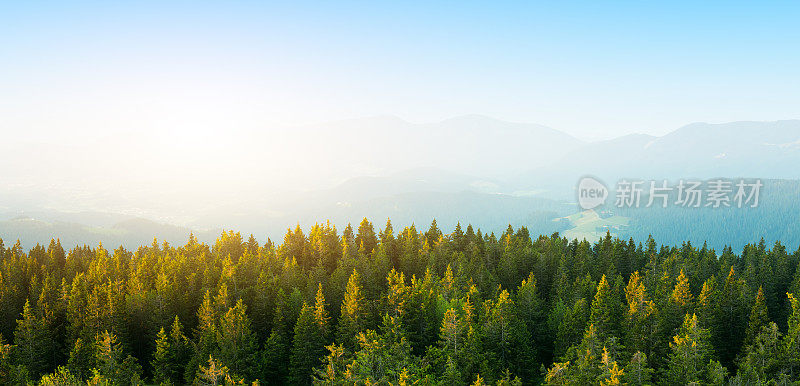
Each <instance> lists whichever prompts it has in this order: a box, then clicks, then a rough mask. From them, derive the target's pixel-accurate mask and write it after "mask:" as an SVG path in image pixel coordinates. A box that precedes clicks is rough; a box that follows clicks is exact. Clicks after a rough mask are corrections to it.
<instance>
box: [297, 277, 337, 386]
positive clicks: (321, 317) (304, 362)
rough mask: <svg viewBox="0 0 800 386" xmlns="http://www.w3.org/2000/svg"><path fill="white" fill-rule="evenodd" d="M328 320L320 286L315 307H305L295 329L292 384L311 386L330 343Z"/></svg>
mask: <svg viewBox="0 0 800 386" xmlns="http://www.w3.org/2000/svg"><path fill="white" fill-rule="evenodd" d="M328 319H329V318H328V313H327V311H326V310H325V298H324V297H323V295H322V285H320V286H319V287H318V290H317V297H316V303H315V305H314V307H311V306H308V305H303V309H302V311H301V312H300V317H299V318H298V320H297V325H295V327H294V341H293V343H292V346H293V347H292V355H291V358H290V362H289V381H290V383H292V384H298V385H306V384H311V381H312V378H311V375H312V370H313V368H314V367H315V366H317V365H318V364H319V362H320V358H322V357H323V356H324V355H325V346H326V345H327V343H328V341H327V340H328V339H327V336H328V331H329V326H328Z"/></svg>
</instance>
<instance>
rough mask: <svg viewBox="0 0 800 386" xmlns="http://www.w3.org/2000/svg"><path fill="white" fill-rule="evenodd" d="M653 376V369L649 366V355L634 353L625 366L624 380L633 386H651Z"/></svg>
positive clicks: (639, 352)
mask: <svg viewBox="0 0 800 386" xmlns="http://www.w3.org/2000/svg"><path fill="white" fill-rule="evenodd" d="M652 376H653V369H652V368H650V367H649V366H648V364H647V355H645V353H643V352H641V351H637V352H635V353H633V356H631V360H630V361H629V362H628V365H627V366H625V374H624V376H623V379H624V381H625V383H627V384H629V385H631V386H640V385H649V384H651V378H652Z"/></svg>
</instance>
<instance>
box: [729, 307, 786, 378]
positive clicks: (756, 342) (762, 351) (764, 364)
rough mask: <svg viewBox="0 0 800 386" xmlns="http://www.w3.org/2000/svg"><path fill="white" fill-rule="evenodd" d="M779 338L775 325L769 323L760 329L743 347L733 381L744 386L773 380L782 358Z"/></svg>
mask: <svg viewBox="0 0 800 386" xmlns="http://www.w3.org/2000/svg"><path fill="white" fill-rule="evenodd" d="M780 338H781V333H780V332H779V331H778V326H777V325H776V324H775V323H772V322H769V324H767V325H766V326H763V327H761V329H760V331H759V333H758V335H756V336H755V337H754V338H753V340H752V342H751V343H750V344H749V345H747V346H746V347H745V352H744V355H743V356H742V358H741V359H740V360H739V363H738V366H739V370H738V372H737V374H736V378H735V379H734V380H733V381H736V382H738V383H739V384H746V385H763V384H766V383H767V382H768V381H769V380H770V379H775V378H776V377H775V376H776V374H777V372H778V370H779V369H780V367H781V365H782V360H781V359H782V358H783V355H782V353H781V345H780ZM733 381H732V382H733Z"/></svg>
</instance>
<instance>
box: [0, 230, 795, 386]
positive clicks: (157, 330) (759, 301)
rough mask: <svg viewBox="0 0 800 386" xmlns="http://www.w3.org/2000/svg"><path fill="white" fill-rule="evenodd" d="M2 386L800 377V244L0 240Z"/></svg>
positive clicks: (292, 236)
mask: <svg viewBox="0 0 800 386" xmlns="http://www.w3.org/2000/svg"><path fill="white" fill-rule="evenodd" d="M0 262H1V264H0V333H2V336H3V337H4V339H2V342H0V383H2V384H20V383H24V382H33V383H37V382H41V384H47V385H56V384H58V385H63V384H86V383H87V382H89V383H90V384H137V383H140V382H142V383H147V384H150V383H155V384H159V383H160V384H186V383H195V384H223V383H231V382H245V383H248V384H249V383H251V382H256V381H258V382H260V383H261V384H301V385H302V384H311V383H319V384H367V383H378V384H387V383H393V384H443V385H453V384H473V383H475V384H495V383H497V384H519V383H522V384H537V383H547V384H619V383H628V384H669V385H672V384H686V383H690V382H700V383H707V384H722V383H726V382H729V381H730V382H734V383H736V384H758V383H766V382H768V381H770V380H772V381H777V382H779V383H784V384H785V383H790V382H792V381H794V382H797V381H800V304H798V301H797V300H796V299H795V298H794V297H793V296H792V295H791V294H792V293H793V294H800V271H798V269H797V268H798V264H799V263H800V251H794V252H792V251H787V250H786V248H784V247H783V246H782V245H781V244H780V243H779V242H778V243H775V244H773V245H770V246H767V245H765V243H763V242H762V243H758V244H755V245H747V246H746V247H745V248H744V249H743V250H742V251H741V252H739V251H737V252H736V253H734V251H732V250H731V249H729V248H726V249H725V250H722V251H714V250H711V249H708V248H706V247H698V246H695V245H691V244H689V243H684V244H682V245H677V246H665V245H662V246H659V245H657V244H656V242H655V241H654V240H653V239H651V238H648V239H644V240H619V239H613V238H611V237H610V236H608V237H606V238H604V239H603V240H600V241H599V242H597V243H594V244H592V243H589V242H586V241H583V242H579V241H577V240H567V239H565V238H561V237H560V236H559V235H558V234H553V235H552V236H539V237H532V236H531V235H530V234H529V233H528V231H527V229H525V228H520V229H512V228H511V227H509V228H508V230H507V231H506V232H504V233H502V234H497V235H495V234H488V235H487V234H482V233H481V232H480V230H476V229H473V227H471V226H468V227H466V228H462V227H460V226H458V227H456V228H455V230H448V231H447V232H443V231H442V230H440V229H438V227H437V226H436V223H435V221H434V223H433V224H431V226H430V227H429V228H428V229H426V230H424V231H420V230H417V229H415V227H414V226H411V227H407V228H404V229H402V230H400V232H394V231H393V229H392V227H391V223H390V222H387V223H386V225H385V226H383V227H382V229H381V230H380V231H379V232H376V231H375V228H374V227H373V225H372V224H371V223H370V222H368V221H367V220H366V219H365V220H364V221H363V222H362V223H361V224H360V225H359V226H358V229H353V228H351V227H349V226H348V227H347V228H346V229H344V230H343V231H342V232H341V233H340V232H338V231H337V229H335V228H334V227H332V226H330V225H329V224H321V225H316V226H314V227H312V228H311V229H310V230H307V231H306V232H304V231H303V230H302V229H300V228H299V227H298V228H296V229H294V230H289V231H288V232H287V233H286V235H285V237H284V240H283V242H282V243H281V244H276V243H273V242H272V241H270V240H268V241H266V242H265V243H263V244H260V243H259V242H258V241H257V240H255V239H254V238H252V237H250V238H249V240H244V239H243V238H242V236H241V235H240V234H238V233H234V232H230V231H229V232H225V233H223V234H222V235H220V237H219V238H218V239H217V241H216V242H215V243H214V245H206V244H202V243H200V242H198V241H197V240H196V239H195V238H194V237H192V238H190V239H189V240H188V242H187V243H186V244H185V245H182V246H173V245H169V244H167V243H159V242H157V241H154V242H153V243H152V245H149V246H143V247H140V248H138V249H137V250H135V251H128V250H124V249H122V248H120V249H116V250H109V249H106V248H105V247H104V246H102V245H100V246H98V247H87V246H82V247H76V248H73V249H71V250H69V251H67V250H65V249H64V248H63V247H62V246H61V245H60V243H59V242H57V241H53V242H51V243H50V245H49V246H47V247H43V246H37V247H35V248H33V249H31V250H28V251H25V250H23V249H22V248H21V247H20V245H19V244H18V243H17V244H14V245H10V246H9V245H3V244H2V243H0Z"/></svg>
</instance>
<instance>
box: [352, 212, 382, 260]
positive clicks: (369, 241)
mask: <svg viewBox="0 0 800 386" xmlns="http://www.w3.org/2000/svg"><path fill="white" fill-rule="evenodd" d="M355 242H356V247H357V248H359V249H361V248H363V249H364V252H366V255H367V256H372V254H373V251H375V249H376V248H377V247H378V237H377V236H376V235H375V229H374V228H373V227H372V223H370V222H369V220H367V219H366V218H364V219H363V220H361V223H360V224H359V225H358V233H357V234H356V238H355Z"/></svg>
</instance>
